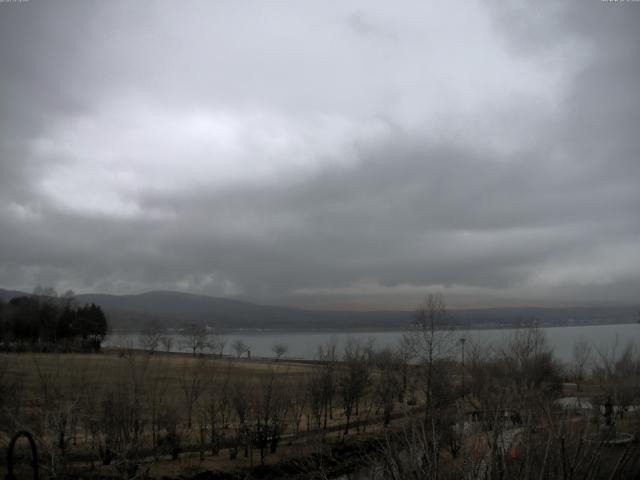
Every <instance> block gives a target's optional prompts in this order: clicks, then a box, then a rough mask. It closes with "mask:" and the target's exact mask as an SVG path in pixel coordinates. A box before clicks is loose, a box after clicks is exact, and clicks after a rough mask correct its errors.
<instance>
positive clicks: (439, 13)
mask: <svg viewBox="0 0 640 480" xmlns="http://www.w3.org/2000/svg"><path fill="white" fill-rule="evenodd" d="M0 7H1V8H0V27H1V28H0V60H1V61H2V65H3V69H2V74H1V75H2V76H1V77H0V78H1V83H0V105H1V106H2V116H1V118H0V123H1V125H2V127H3V128H2V132H1V133H0V154H1V161H0V199H1V200H2V207H1V208H0V229H1V230H2V235H1V236H0V285H4V286H6V287H21V288H30V287H31V286H33V285H34V284H35V283H48V284H54V285H56V286H57V287H58V288H59V289H61V290H62V289H65V288H74V289H77V290H81V291H83V290H103V291H110V292H130V291H141V290H146V289H152V288H172V289H182V290H188V291H194V292H205V293H211V294H215V295H231V296H237V295H240V296H244V297H247V298H250V299H254V300H262V301H286V302H292V303H298V304H306V305H319V304H320V305H322V304H324V305H349V304H350V302H355V301H356V300H358V301H360V300H362V303H359V306H361V307H362V306H364V307H366V306H374V307H378V306H383V305H391V304H393V305H395V306H397V305H400V306H410V305H411V303H412V302H414V301H415V299H417V298H418V297H419V296H420V294H421V293H423V292H424V291H426V290H427V289H430V288H432V289H433V288H437V289H445V290H446V291H447V292H448V296H450V297H451V298H453V299H454V300H453V301H454V302H455V303H459V304H471V303H475V302H480V303H482V302H485V303H492V302H494V303H523V302H525V303H539V304H544V303H553V302H564V303H572V302H574V303H579V302H586V301H634V300H636V298H635V295H636V292H637V289H636V287H637V286H638V285H639V284H640V274H638V272H639V271H640V269H639V268H638V267H639V266H640V248H639V247H640V220H638V218H639V217H638V215H637V212H636V210H637V205H640V189H638V181H639V180H640V170H639V168H640V167H639V164H638V152H640V140H639V139H638V135H637V125H638V124H639V123H638V121H639V120H640V119H639V118H638V117H639V113H638V112H640V95H639V94H638V92H637V86H636V85H637V80H638V78H639V74H640V52H639V48H640V47H639V45H640V38H639V37H640V35H639V34H638V33H637V30H638V29H637V28H636V27H637V25H638V20H640V7H639V6H638V5H635V4H633V3H632V2H630V3H629V4H623V5H610V4H607V3H600V2H593V3H592V4H584V3H579V2H576V3H571V4H566V5H563V6H557V5H556V4H555V3H554V2H549V3H547V4H545V3H543V2H536V3H535V4H530V5H527V6H517V7H515V6H509V7H507V6H504V5H503V4H502V3H500V4H499V5H497V4H496V5H493V4H489V5H487V4H479V5H476V4H469V7H468V8H467V9H464V10H463V9H462V8H461V7H459V6H458V7H454V6H449V7H445V6H429V5H426V6H425V5H424V4H423V3H422V2H418V3H415V4H414V3H407V4H406V5H405V6H404V8H403V9H400V8H394V9H392V10H389V9H387V8H386V7H385V6H384V5H375V4H373V3H371V2H360V3H358V2H354V3H353V4H351V3H344V4H341V5H340V6H339V7H338V6H333V7H327V6H322V7H315V8H314V9H312V10H313V11H306V10H304V11H303V10H301V7H300V6H298V4H296V3H295V2H294V3H293V4H282V5H279V6H275V7H274V6H271V7H269V8H268V9H266V8H265V6H264V5H262V4H257V3H256V4H251V5H249V4H244V5H238V4H237V3H235V2H231V3H228V4H218V5H217V6H216V7H213V6H212V5H210V4H208V3H205V2H188V3H187V4H186V5H185V4H181V5H180V6H178V5H176V4H175V3H170V2H166V3H163V2H134V3H130V2H127V3H124V2H123V3H115V2H109V3H107V2H104V3H102V2H100V3H98V2H95V3H94V2H67V3H60V4H55V5H54V4H51V3H39V2H35V1H32V2H28V3H21V4H3V5H0ZM460 30H464V31H465V32H466V34H467V37H465V38H462V37H461V36H460V35H459V31H460ZM445 46H446V48H445ZM483 299H484V300H483Z"/></svg>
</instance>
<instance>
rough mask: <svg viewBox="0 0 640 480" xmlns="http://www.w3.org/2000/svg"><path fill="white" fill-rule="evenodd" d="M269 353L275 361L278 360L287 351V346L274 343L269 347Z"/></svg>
mask: <svg viewBox="0 0 640 480" xmlns="http://www.w3.org/2000/svg"><path fill="white" fill-rule="evenodd" d="M271 351H272V352H273V353H274V355H275V356H276V360H280V359H281V358H282V357H284V356H285V355H286V354H287V352H288V351H289V346H288V345H285V344H284V343H276V344H274V345H273V346H272V347H271Z"/></svg>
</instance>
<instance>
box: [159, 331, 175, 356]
mask: <svg viewBox="0 0 640 480" xmlns="http://www.w3.org/2000/svg"><path fill="white" fill-rule="evenodd" d="M160 345H162V349H163V350H164V351H165V352H166V353H169V352H171V348H173V337H172V336H171V335H169V334H168V333H164V334H163V335H161V336H160Z"/></svg>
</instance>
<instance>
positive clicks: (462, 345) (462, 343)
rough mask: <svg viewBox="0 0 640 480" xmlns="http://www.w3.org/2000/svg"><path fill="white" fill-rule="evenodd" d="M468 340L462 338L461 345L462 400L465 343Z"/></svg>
mask: <svg viewBox="0 0 640 480" xmlns="http://www.w3.org/2000/svg"><path fill="white" fill-rule="evenodd" d="M466 340H467V339H466V338H464V337H462V338H460V345H461V347H462V400H464V391H465V390H464V342H466Z"/></svg>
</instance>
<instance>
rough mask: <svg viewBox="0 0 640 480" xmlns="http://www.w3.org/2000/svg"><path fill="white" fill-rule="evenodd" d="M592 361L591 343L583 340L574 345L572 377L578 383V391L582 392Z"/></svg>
mask: <svg viewBox="0 0 640 480" xmlns="http://www.w3.org/2000/svg"><path fill="white" fill-rule="evenodd" d="M590 359H591V345H590V344H589V342H588V341H587V340H586V339H584V338H581V339H580V340H578V341H577V342H576V343H574V344H573V358H572V362H571V368H570V371H571V376H572V377H573V381H574V382H576V390H577V391H578V394H579V392H580V385H581V384H582V381H583V380H584V377H585V374H586V371H587V368H588V363H589V360H590Z"/></svg>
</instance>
